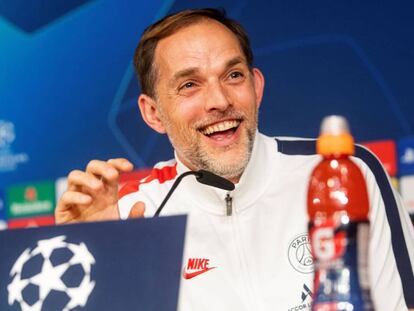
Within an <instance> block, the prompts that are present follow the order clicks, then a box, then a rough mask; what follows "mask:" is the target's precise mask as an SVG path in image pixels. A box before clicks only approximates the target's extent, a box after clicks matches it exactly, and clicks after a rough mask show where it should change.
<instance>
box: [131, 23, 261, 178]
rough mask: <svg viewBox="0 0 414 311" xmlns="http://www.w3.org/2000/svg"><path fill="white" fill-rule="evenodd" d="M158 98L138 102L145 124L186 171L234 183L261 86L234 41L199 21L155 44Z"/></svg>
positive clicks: (245, 155)
mask: <svg viewBox="0 0 414 311" xmlns="http://www.w3.org/2000/svg"><path fill="white" fill-rule="evenodd" d="M155 68H156V71H157V73H158V76H157V82H156V94H157V95H156V98H155V99H152V98H150V97H148V96H147V95H145V94H142V95H141V96H140V98H139V107H140V110H141V113H142V116H143V118H144V120H145V121H146V122H147V124H148V125H149V126H151V127H152V128H153V129H155V130H156V131H158V132H160V133H167V135H168V137H169V139H170V141H171V143H172V145H173V146H174V148H175V150H176V153H177V155H178V157H179V159H180V160H181V161H182V162H183V163H184V164H185V165H186V166H188V167H189V168H190V169H193V170H199V169H205V170H209V171H211V172H213V173H215V174H218V175H220V176H223V177H225V178H228V179H231V180H232V181H233V182H237V181H238V179H239V177H240V176H241V174H242V173H243V170H244V169H245V167H246V165H247V163H248V161H249V158H250V154H251V150H252V147H253V142H254V137H255V133H256V129H257V114H258V107H259V104H260V101H261V97H262V92H263V85H264V80H263V76H262V74H261V73H260V71H259V70H258V69H252V70H251V69H249V67H248V65H247V63H246V59H245V57H244V55H243V52H242V50H241V48H240V45H239V43H238V41H237V38H236V37H235V35H234V34H233V33H232V32H231V31H230V30H228V29H227V28H226V27H225V26H223V25H221V24H220V23H218V22H216V21H213V20H202V21H200V22H198V23H196V24H192V25H190V26H187V27H185V28H182V29H180V30H179V31H178V32H176V33H175V34H173V35H171V36H169V37H166V38H164V39H162V40H161V41H159V43H158V45H157V47H156V50H155Z"/></svg>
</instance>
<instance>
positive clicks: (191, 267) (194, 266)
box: [183, 258, 216, 280]
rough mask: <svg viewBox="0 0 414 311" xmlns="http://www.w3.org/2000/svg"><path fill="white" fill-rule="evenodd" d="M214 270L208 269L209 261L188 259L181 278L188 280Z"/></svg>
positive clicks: (205, 259)
mask: <svg viewBox="0 0 414 311" xmlns="http://www.w3.org/2000/svg"><path fill="white" fill-rule="evenodd" d="M215 268H216V267H210V259H207V258H189V259H188V262H187V265H186V266H185V267H184V271H183V278H184V279H186V280H189V279H192V278H194V277H196V276H198V275H200V274H203V273H206V272H207V271H210V270H212V269H215Z"/></svg>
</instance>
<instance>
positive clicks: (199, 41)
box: [154, 19, 245, 76]
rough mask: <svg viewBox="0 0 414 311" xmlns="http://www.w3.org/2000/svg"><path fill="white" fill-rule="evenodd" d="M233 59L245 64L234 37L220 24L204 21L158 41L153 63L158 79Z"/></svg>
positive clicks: (221, 63) (212, 66)
mask: <svg viewBox="0 0 414 311" xmlns="http://www.w3.org/2000/svg"><path fill="white" fill-rule="evenodd" d="M235 57H239V58H241V59H243V60H245V56H244V54H243V52H242V50H241V47H240V43H239V41H238V39H237V37H236V35H235V34H234V33H232V32H231V31H230V30H229V29H228V28H227V27H225V26H224V25H222V24H221V23H219V22H217V21H214V20H208V19H206V20H201V21H199V22H197V23H194V24H191V25H189V26H186V27H184V28H182V29H180V30H178V31H177V32H175V33H174V34H172V35H171V36H168V37H166V38H164V39H162V40H160V41H159V42H158V45H157V47H156V49H155V58H154V60H155V65H156V67H157V69H158V70H159V74H160V75H161V76H162V75H165V74H168V73H173V72H175V71H179V70H183V69H186V68H189V67H191V68H193V67H195V68H199V69H208V68H215V67H218V66H220V65H223V64H225V63H226V62H227V61H228V60H229V59H232V58H235Z"/></svg>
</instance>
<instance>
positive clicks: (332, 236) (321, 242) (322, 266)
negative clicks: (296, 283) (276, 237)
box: [310, 216, 373, 311]
mask: <svg viewBox="0 0 414 311" xmlns="http://www.w3.org/2000/svg"><path fill="white" fill-rule="evenodd" d="M310 238H311V245H312V254H313V256H314V262H315V282H314V294H315V296H314V304H313V309H312V310H313V311H315V310H324V311H325V310H335V311H339V310H351V309H349V308H350V307H351V306H352V307H353V309H352V310H373V308H372V303H371V299H370V291H369V278H368V267H367V263H368V260H367V259H368V242H369V223H368V222H364V221H362V222H350V221H349V218H348V217H346V216H345V217H342V218H341V219H338V220H337V221H336V222H334V221H333V220H330V221H326V222H324V223H322V224H319V225H311V226H310Z"/></svg>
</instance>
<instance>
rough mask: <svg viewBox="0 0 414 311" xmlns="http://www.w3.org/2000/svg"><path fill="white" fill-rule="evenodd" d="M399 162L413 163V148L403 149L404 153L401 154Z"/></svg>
mask: <svg viewBox="0 0 414 311" xmlns="http://www.w3.org/2000/svg"><path fill="white" fill-rule="evenodd" d="M401 163H404V164H414V149H413V148H407V149H405V152H404V154H403V155H402V156H401Z"/></svg>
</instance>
